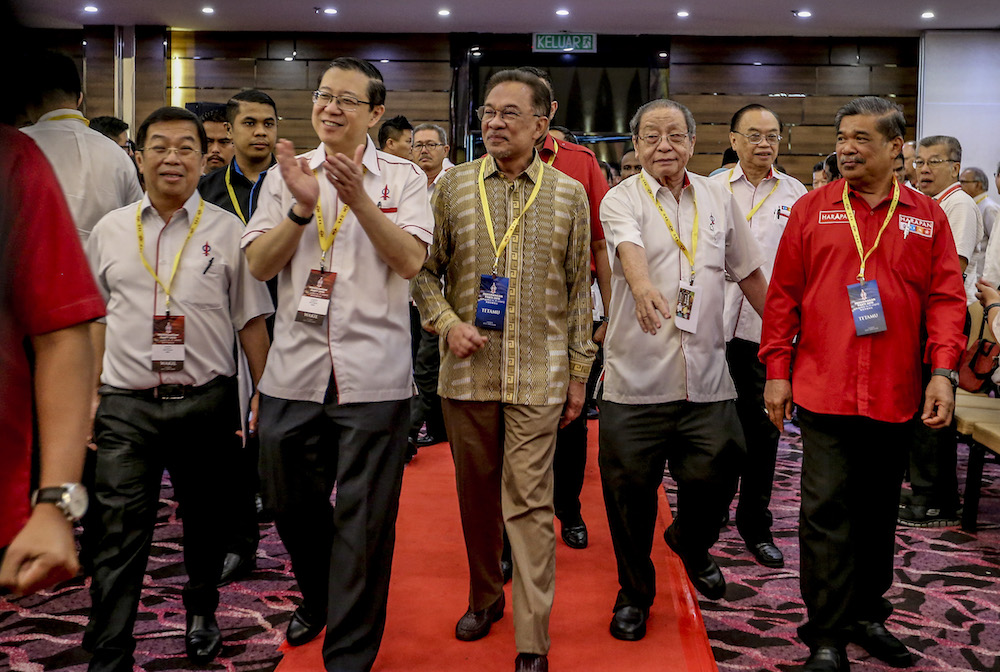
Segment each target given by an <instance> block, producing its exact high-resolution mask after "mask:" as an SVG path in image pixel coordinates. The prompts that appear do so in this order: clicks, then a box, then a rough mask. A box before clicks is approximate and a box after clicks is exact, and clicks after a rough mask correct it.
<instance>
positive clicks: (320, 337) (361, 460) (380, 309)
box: [243, 57, 434, 672]
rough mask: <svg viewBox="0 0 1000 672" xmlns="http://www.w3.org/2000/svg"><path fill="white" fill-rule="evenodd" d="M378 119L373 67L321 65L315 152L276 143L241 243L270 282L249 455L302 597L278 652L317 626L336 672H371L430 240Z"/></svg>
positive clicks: (347, 62) (407, 177)
mask: <svg viewBox="0 0 1000 672" xmlns="http://www.w3.org/2000/svg"><path fill="white" fill-rule="evenodd" d="M384 103H385V84H384V82H383V80H382V74H381V73H380V72H379V71H378V69H377V68H376V67H375V66H373V65H372V64H371V63H369V62H368V61H365V60H361V59H357V58H344V57H342V58H337V59H335V60H334V61H333V62H332V63H330V65H329V67H328V68H327V69H326V70H325V71H324V72H323V74H322V75H321V76H320V78H319V82H318V86H317V89H316V91H314V92H313V108H312V126H313V130H315V131H316V134H317V135H318V136H319V140H320V145H319V147H317V148H316V149H314V150H312V151H310V152H307V153H305V154H303V155H302V156H299V157H296V156H295V148H294V147H293V146H292V143H291V142H289V141H287V140H279V141H278V145H277V157H278V166H279V168H280V171H279V172H278V173H276V174H274V175H272V176H270V177H269V178H268V180H267V183H266V184H265V185H264V193H262V194H261V197H260V202H259V204H258V206H257V211H256V212H255V213H254V216H253V217H252V218H251V220H250V224H249V226H248V227H247V231H246V233H245V234H244V236H243V247H244V249H245V251H246V256H247V259H248V260H249V262H250V269H251V271H252V272H253V274H254V276H255V277H257V278H258V279H261V280H268V279H270V278H273V277H275V276H277V278H278V312H277V316H276V320H275V327H274V344H273V346H272V347H271V350H270V352H269V354H268V362H267V368H266V369H265V371H264V376H263V378H262V379H261V383H260V393H261V403H260V452H261V475H262V476H263V481H262V484H261V485H262V489H263V495H264V500H265V504H267V505H268V506H269V507H270V508H271V509H272V510H273V511H274V514H275V525H276V526H277V529H278V533H279V534H280V535H281V539H282V541H283V542H284V544H285V548H287V549H288V553H289V556H290V557H291V560H292V570H293V571H294V573H295V578H296V580H297V581H298V584H299V589H300V590H301V592H302V606H300V607H299V608H298V609H296V610H295V612H294V614H292V618H291V621H290V622H289V624H288V629H287V631H286V632H287V639H288V643H289V644H290V645H292V646H298V645H301V644H304V643H306V642H308V641H310V640H312V639H313V638H315V637H316V636H317V635H318V634H319V633H320V631H322V630H323V628H324V626H325V627H326V637H325V639H324V641H323V660H324V662H325V665H326V668H327V669H329V670H338V671H357V672H362V671H367V670H369V669H371V666H372V664H373V663H374V661H375V657H376V655H377V653H378V649H379V644H380V643H381V640H382V633H383V630H384V628H385V618H386V601H387V599H388V591H389V573H390V572H389V570H390V567H391V566H392V551H393V544H394V540H395V524H396V513H397V511H398V508H399V492H400V486H401V483H402V476H403V465H404V459H405V456H406V434H407V428H408V427H409V411H410V398H411V396H412V391H413V377H412V366H411V360H410V356H409V353H410V342H411V336H410V318H409V309H408V306H407V290H408V283H407V279H408V278H411V277H413V276H414V275H416V273H417V271H419V270H420V267H421V264H423V261H424V259H425V258H426V256H427V245H428V243H430V241H431V238H432V235H433V234H432V231H433V226H434V225H433V218H432V215H431V208H430V203H429V202H428V200H427V190H426V185H427V181H426V178H425V177H424V174H423V173H422V172H421V171H420V169H419V168H417V166H416V165H414V164H413V163H412V162H410V161H407V160H405V159H400V158H397V157H395V156H393V155H391V154H386V153H384V152H381V151H378V150H376V149H375V144H374V143H373V142H372V141H371V139H370V138H369V137H368V131H369V129H371V128H372V127H374V126H375V124H377V123H378V121H379V119H380V118H381V117H382V114H383V113H384V112H385V104H384ZM335 484H336V488H337V502H336V507H334V506H332V505H331V504H330V497H331V494H332V491H333V488H334V485H335Z"/></svg>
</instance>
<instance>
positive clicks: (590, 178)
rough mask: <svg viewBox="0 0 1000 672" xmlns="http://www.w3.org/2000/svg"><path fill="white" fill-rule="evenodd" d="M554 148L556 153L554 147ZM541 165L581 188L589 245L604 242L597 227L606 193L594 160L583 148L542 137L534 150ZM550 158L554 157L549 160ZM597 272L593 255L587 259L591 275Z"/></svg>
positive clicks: (605, 179)
mask: <svg viewBox="0 0 1000 672" xmlns="http://www.w3.org/2000/svg"><path fill="white" fill-rule="evenodd" d="M557 144H558V147H559V148H558V150H557V149H556V145H557ZM538 155H539V156H540V157H541V159H542V161H544V162H545V163H547V164H549V165H550V166H552V167H553V168H555V169H556V170H558V171H560V172H563V173H566V174H567V175H569V176H570V177H572V178H573V179H574V180H576V181H577V182H579V183H580V184H582V185H583V188H584V190H585V191H586V192H587V199H588V200H589V201H590V242H591V244H593V242H594V241H595V240H604V227H603V226H601V200H603V199H604V194H606V193H608V189H609V187H608V180H607V178H606V177H604V171H603V170H601V166H600V164H599V163H597V157H596V156H594V153H593V152H592V151H590V150H589V149H587V148H586V147H581V146H580V145H574V144H573V143H572V142H564V141H562V140H556V139H555V138H553V137H552V136H551V135H549V134H546V136H545V143H544V144H543V145H542V148H541V149H540V150H538ZM553 157H555V158H554V159H553ZM596 270H597V269H596V268H595V267H594V255H593V254H591V255H590V273H591V275H593V274H594V272H595V271H596Z"/></svg>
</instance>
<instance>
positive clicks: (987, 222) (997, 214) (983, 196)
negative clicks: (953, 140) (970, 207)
mask: <svg viewBox="0 0 1000 672" xmlns="http://www.w3.org/2000/svg"><path fill="white" fill-rule="evenodd" d="M958 183H959V184H961V185H962V191H964V192H965V193H967V194H968V195H969V196H971V197H972V200H973V201H975V202H976V205H977V206H979V212H980V214H982V216H983V228H984V230H985V233H986V238H987V241H989V239H990V236H991V234H992V233H993V225H994V224H996V223H997V222H998V221H1000V203H997V202H996V201H994V200H993V199H992V198H990V196H989V191H990V178H988V177H987V176H986V172H985V171H984V170H983V169H982V168H966V169H965V170H963V171H962V174H961V175H959V176H958ZM983 252H984V253H985V250H983ZM980 268H982V267H981V266H980Z"/></svg>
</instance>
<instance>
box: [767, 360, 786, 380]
mask: <svg viewBox="0 0 1000 672" xmlns="http://www.w3.org/2000/svg"><path fill="white" fill-rule="evenodd" d="M765 367H766V368H767V379H768V380H791V379H792V360H791V358H790V357H771V358H770V359H768V360H767V362H766V363H765Z"/></svg>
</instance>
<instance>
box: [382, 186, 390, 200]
mask: <svg viewBox="0 0 1000 672" xmlns="http://www.w3.org/2000/svg"><path fill="white" fill-rule="evenodd" d="M382 198H384V199H385V200H387V201H388V200H389V185H388V184H387V185H385V188H384V189H382Z"/></svg>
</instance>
